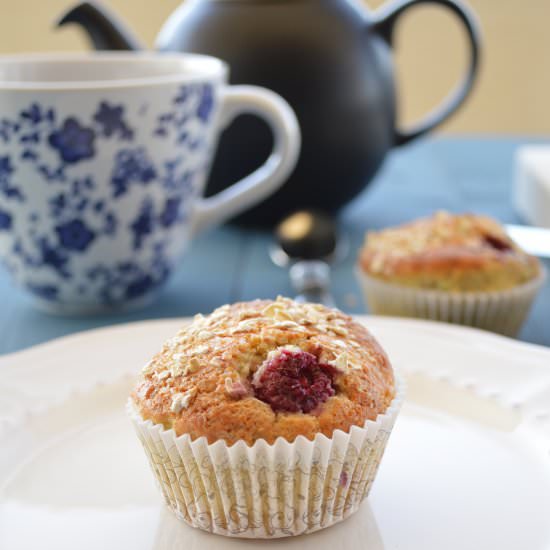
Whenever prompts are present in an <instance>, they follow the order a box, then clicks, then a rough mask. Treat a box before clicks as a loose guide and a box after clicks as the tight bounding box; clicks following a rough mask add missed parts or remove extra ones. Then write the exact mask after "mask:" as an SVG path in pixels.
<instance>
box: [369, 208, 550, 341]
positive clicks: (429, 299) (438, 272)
mask: <svg viewBox="0 0 550 550" xmlns="http://www.w3.org/2000/svg"><path fill="white" fill-rule="evenodd" d="M358 273H359V278H360V282H361V284H362V287H363V290H364V293H365V298H366V301H367V304H368V306H369V308H370V310H371V311H372V312H373V313H377V314H388V315H405V316H414V317H424V318H429V319H439V320H443V321H450V322H456V323H460V324H467V325H472V326H477V327H480V328H485V329H489V330H494V331H496V332H501V333H503V334H508V335H513V334H515V333H516V332H517V331H518V330H519V328H520V327H521V324H522V322H523V320H524V318H525V316H526V315H527V313H528V311H529V308H530V306H531V303H532V301H533V299H534V297H535V295H536V292H537V290H538V289H539V288H540V285H541V283H542V281H543V279H544V273H543V268H542V266H541V264H540V262H539V261H538V260H537V258H535V257H533V256H530V255H529V254H527V253H525V252H524V251H523V250H522V249H521V248H520V247H519V246H518V245H517V244H516V243H514V242H513V241H512V240H511V239H510V237H508V235H507V234H506V232H505V230H504V228H503V227H502V226H501V225H500V224H499V223H498V222H496V221H495V220H493V219H491V218H488V217H485V216H477V215H473V214H461V215H453V214H449V213H447V212H438V213H436V214H435V215H434V216H432V217H430V218H424V219H420V220H416V221H414V222H411V223H408V224H404V225H401V226H398V227H393V228H389V229H385V230H383V231H379V232H371V233H368V234H367V236H366V239H365V244H364V246H363V248H362V250H361V251H360V254H359V261H358Z"/></svg>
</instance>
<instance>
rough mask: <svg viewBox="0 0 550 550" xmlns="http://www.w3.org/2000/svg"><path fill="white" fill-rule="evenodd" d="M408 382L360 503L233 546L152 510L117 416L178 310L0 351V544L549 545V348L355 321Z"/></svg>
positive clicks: (146, 479) (153, 500)
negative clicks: (323, 523)
mask: <svg viewBox="0 0 550 550" xmlns="http://www.w3.org/2000/svg"><path fill="white" fill-rule="evenodd" d="M364 321H365V323H366V324H367V326H368V327H369V328H370V329H371V330H372V331H373V332H374V333H375V334H376V336H377V337H378V338H379V340H380V341H381V342H382V344H383V345H384V347H385V348H386V349H387V350H388V352H389V354H390V357H391V358H392V360H393V362H394V364H395V365H397V366H398V367H400V368H401V370H402V371H403V373H404V374H405V376H406V378H407V382H408V396H407V402H406V404H405V406H404V408H403V411H402V413H401V416H400V418H399V420H398V422H397V425H396V428H395V430H394V433H393V434H392V436H391V439H390V444H389V446H388V449H387V452H386V456H385V457H384V460H383V461H382V466H381V469H380V473H379V477H378V478H377V480H376V482H375V485H374V488H373V491H372V493H371V495H370V497H369V498H368V500H367V501H366V502H365V503H364V504H363V506H362V507H361V509H360V511H359V512H358V513H357V514H356V515H355V516H353V517H351V518H350V519H349V520H347V521H345V522H343V523H341V524H339V525H337V526H335V527H332V528H329V529H327V530H325V531H321V532H319V533H315V534H313V535H309V536H306V537H298V538H295V539H286V540H284V541H275V542H273V541H268V542H258V541H240V540H236V539H226V538H223V537H219V536H215V535H209V534H206V533H202V532H199V531H196V530H194V529H192V528H190V527H187V526H186V525H183V524H180V523H179V522H178V521H177V520H175V519H174V518H173V517H172V515H171V514H170V513H169V512H167V511H165V509H164V507H163V505H162V504H161V501H160V498H159V496H158V494H157V491H156V488H155V487H154V483H153V478H152V475H151V474H150V472H149V471H148V466H147V464H146V461H145V456H144V454H143V452H142V451H141V449H140V448H139V444H138V442H137V438H135V436H134V434H133V431H132V428H131V426H130V424H129V422H128V421H127V419H126V418H125V416H124V402H125V399H126V396H127V393H128V389H129V387H130V385H131V379H132V376H131V375H132V374H135V373H136V372H137V371H138V370H139V368H140V366H141V365H142V364H144V363H145V362H146V360H147V359H148V358H149V357H150V356H151V355H152V353H153V352H154V351H155V350H156V349H157V348H158V347H159V346H160V343H161V342H162V341H163V340H164V339H165V338H166V337H167V336H170V335H171V334H173V333H174V332H175V331H176V329H177V327H178V326H179V325H181V323H182V321H181V320H174V321H155V322H146V323H139V324H134V325H125V326H118V327H114V328H110V329H102V330H97V331H92V332H88V333H82V334H78V335H74V336H71V337H68V338H64V339H62V340H58V341H55V342H52V343H49V344H45V345H42V346H39V347H36V348H33V349H30V350H28V351H23V352H19V353H16V354H13V355H10V356H4V357H2V358H0V375H1V381H2V383H1V386H0V485H1V486H3V488H2V490H1V492H0V548H1V549H2V550H19V549H24V550H28V549H31V548H40V550H47V549H55V550H64V549H71V550H73V549H75V548H78V549H79V550H86V549H94V550H98V549H100V550H109V549H116V550H124V549H131V550H141V549H143V550H145V549H147V550H149V549H155V550H168V549H177V548H182V549H183V548H185V549H186V550H191V549H195V548H197V549H199V548H200V549H201V550H207V549H209V548H220V549H232V548H234V549H236V548H243V547H244V548H246V547H249V548H263V547H265V548H268V547H269V548H275V547H278V546H279V545H284V546H285V548H288V549H298V548H300V549H305V550H307V549H310V548H311V549H313V548H315V550H322V549H324V548H327V549H329V548H330V549H335V548H345V549H352V550H353V549H369V550H370V549H372V550H379V549H402V550H413V549H418V550H432V549H434V550H435V549H437V550H443V549H444V550H453V549H460V550H466V549H481V550H492V549H499V550H507V549H510V550H511V549H514V550H524V549H525V550H539V549H550V521H549V518H550V350H549V349H546V348H540V347H536V346H531V345H527V344H521V343H518V342H515V341H512V340H508V339H505V338H502V337H498V336H494V335H491V334H489V333H484V332H480V331H476V330H473V329H465V328H460V327H452V326H449V325H443V324H435V323H430V322H425V321H412V320H396V319H388V318H375V317H371V318H365V319H364Z"/></svg>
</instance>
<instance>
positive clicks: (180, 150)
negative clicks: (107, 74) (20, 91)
mask: <svg viewBox="0 0 550 550" xmlns="http://www.w3.org/2000/svg"><path fill="white" fill-rule="evenodd" d="M159 93H160V94H161V95H162V94H163V97H162V98H161V99H162V101H160V100H159V97H156V101H155V102H154V103H153V102H152V101H151V100H150V98H149V97H148V93H147V90H143V91H141V92H140V93H139V94H128V97H127V98H125V97H124V95H123V94H120V95H119V96H118V97H116V98H115V99H114V98H113V96H112V94H107V95H108V96H109V97H97V98H96V100H95V103H94V104H92V105H88V104H86V105H85V108H83V109H80V108H77V105H76V103H75V104H71V103H70V102H68V103H67V104H66V105H65V104H63V103H62V102H56V101H55V100H54V99H55V98H53V97H52V101H51V102H50V103H46V102H44V101H42V102H37V101H27V102H26V103H24V98H23V99H22V103H21V107H20V108H19V109H18V110H16V112H15V114H14V113H13V110H11V111H7V110H3V109H2V107H1V106H0V255H1V257H2V261H3V263H4V265H5V266H6V267H7V268H8V269H9V271H10V272H11V273H12V275H13V277H14V279H15V280H16V281H17V282H18V283H19V284H20V285H22V286H24V287H25V288H26V289H27V290H28V291H29V292H30V293H31V294H32V295H33V296H34V297H35V299H36V300H37V301H38V303H39V304H42V305H43V306H45V305H47V304H48V303H50V304H52V306H53V307H52V309H61V310H62V309H63V307H64V305H70V304H74V303H77V304H80V305H79V307H78V308H77V309H86V308H87V307H89V308H90V309H93V308H94V307H95V306H96V305H98V304H99V305H103V306H106V307H110V306H117V305H120V304H123V303H128V302H130V303H131V302H132V301H135V300H140V299H143V298H144V297H146V296H148V295H150V294H151V293H152V292H153V291H154V290H155V289H157V288H158V287H159V286H160V285H161V284H162V283H164V281H165V280H166V279H167V277H168V276H169V275H170V273H171V272H172V270H173V269H174V266H175V265H176V264H177V261H178V260H179V258H180V256H181V253H182V251H183V246H184V244H185V241H186V237H185V236H183V237H182V232H183V233H184V234H186V233H187V232H188V231H189V221H190V215H191V204H192V202H193V199H194V198H195V197H196V196H197V195H198V194H199V193H200V191H201V189H202V186H203V183H204V178H205V175H206V173H207V169H208V164H207V163H208V160H209V153H210V151H211V150H212V148H213V143H212V141H213V135H212V134H213V130H212V128H213V125H212V124H211V118H212V116H213V112H214V109H215V108H216V94H215V89H214V87H213V86H212V84H210V83H190V84H186V85H173V86H171V89H167V90H162V91H160V92H159ZM58 306H61V307H58Z"/></svg>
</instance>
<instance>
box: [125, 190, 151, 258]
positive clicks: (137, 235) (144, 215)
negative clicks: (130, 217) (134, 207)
mask: <svg viewBox="0 0 550 550" xmlns="http://www.w3.org/2000/svg"><path fill="white" fill-rule="evenodd" d="M153 222H154V220H153V203H152V202H151V201H147V200H146V201H144V203H143V205H142V206H141V210H140V212H139V214H138V216H137V218H136V219H135V220H134V221H133V222H132V224H131V225H130V229H131V230H132V233H133V234H134V249H136V250H139V249H140V248H141V245H142V244H143V240H144V239H145V237H146V236H147V235H150V234H151V233H152V232H153Z"/></svg>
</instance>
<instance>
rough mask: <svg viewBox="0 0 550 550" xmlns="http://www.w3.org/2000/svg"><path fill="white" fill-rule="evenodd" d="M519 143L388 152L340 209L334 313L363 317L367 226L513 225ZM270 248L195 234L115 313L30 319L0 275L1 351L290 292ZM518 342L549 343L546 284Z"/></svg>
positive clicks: (241, 233) (266, 238)
mask: <svg viewBox="0 0 550 550" xmlns="http://www.w3.org/2000/svg"><path fill="white" fill-rule="evenodd" d="M525 142H526V141H525V140H519V139H511V138H499V139H495V138H472V139H466V138H438V139H434V140H428V141H423V142H420V143H417V144H414V145H411V146H408V147H407V148H403V149H401V150H399V151H396V152H394V153H393V154H392V155H391V156H390V157H389V158H388V160H387V162H386V164H385V166H384V168H383V169H382V170H381V172H380V173H379V174H378V177H377V178H376V181H375V182H373V183H372V185H371V186H370V187H369V189H368V190H366V191H365V192H364V193H363V194H362V195H361V196H360V197H358V198H357V199H356V200H355V201H354V202H353V203H352V204H350V205H349V206H348V207H347V208H346V209H345V210H344V211H343V212H342V215H341V226H342V230H343V231H344V232H346V233H347V234H348V236H349V239H350V243H351V254H350V255H349V256H348V258H347V259H346V260H345V261H343V262H342V263H341V264H340V265H338V266H336V267H335V269H334V273H333V287H334V288H333V290H334V294H335V297H336V300H337V302H338V305H339V307H340V308H341V309H344V310H346V311H348V312H351V313H362V312H364V311H365V309H364V306H363V304H362V301H361V297H360V295H359V289H358V286H357V284H356V282H355V279H354V275H353V265H354V262H355V255H356V250H357V249H358V247H359V246H360V244H361V242H362V240H363V234H364V232H365V230H366V229H368V228H381V227H385V226H387V225H392V224H396V223H400V222H403V221H406V220H410V219H412V218H415V217H417V216H423V215H428V214H430V213H432V212H433V211H434V210H437V209H447V210H450V211H455V212H460V211H476V212H481V213H487V214H490V215H492V216H495V217H496V218H498V219H499V220H501V221H502V222H505V223H512V222H513V223H518V222H519V221H520V220H519V219H518V217H517V215H516V214H515V212H514V210H513V208H512V205H511V202H510V194H511V185H512V179H513V174H514V170H513V165H514V151H515V149H516V148H517V147H518V145H521V144H522V143H525ZM334 185H335V186H336V185H338V182H334ZM270 242H271V236H270V235H269V234H266V233H259V232H252V231H250V230H245V229H240V228H236V227H231V226H226V227H223V228H219V229H216V230H214V231H211V232H210V233H208V234H205V235H202V236H200V237H199V238H197V239H196V240H195V242H194V243H193V245H192V247H191V249H190V250H189V251H188V253H187V255H186V257H185V258H184V260H183V261H182V265H181V268H180V269H179V271H178V272H177V273H176V275H175V276H174V277H173V279H172V280H171V281H170V283H169V284H168V286H167V287H166V289H165V290H164V291H163V293H162V295H161V296H160V298H159V299H158V301H157V302H156V303H155V304H154V305H152V306H151V307H149V308H147V309H144V310H142V311H139V312H135V313H131V314H123V315H114V316H104V317H94V318H74V319H70V318H61V317H51V316H48V315H45V314H42V313H39V312H37V311H35V310H34V309H32V308H31V306H30V305H29V303H28V302H27V299H26V298H25V296H24V295H23V294H22V293H20V292H19V291H18V290H16V289H14V288H13V287H12V285H11V284H10V282H9V280H8V277H7V275H6V274H5V273H4V272H2V273H0V334H1V337H0V353H7V352H11V351H15V350H19V349H22V348H25V347H27V346H31V345H33V344H37V343H40V342H44V341H47V340H50V339H51V338H56V337H58V336H63V335H65V334H70V333H73V332H77V331H81V330H86V329H90V328H95V327H100V326H106V325H110V324H114V323H123V322H130V321H137V320H142V319H153V318H160V317H178V316H185V315H192V314H194V313H197V312H208V311H210V310H212V309H213V308H214V307H216V306H218V305H221V304H223V303H227V302H232V301H236V300H248V299H253V298H264V297H265V298H267V297H275V296H276V295H277V294H283V295H291V294H292V290H291V288H290V285H289V281H288V276H287V273H286V272H285V271H284V270H282V269H280V268H277V267H275V266H274V265H273V264H272V263H271V261H270V259H269V256H268V251H267V250H268V245H269V244H270ZM547 266H548V267H550V265H548V264H547ZM520 338H521V339H522V340H526V341H528V342H534V343H538V344H543V345H546V346H550V283H547V285H546V287H545V289H544V290H543V292H541V294H540V295H539V297H538V300H537V302H536V304H535V306H534V308H533V310H532V312H531V316H530V317H529V319H528V321H527V323H526V324H525V326H524V329H523V331H522V333H521V334H520Z"/></svg>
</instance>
